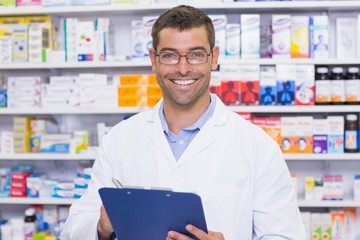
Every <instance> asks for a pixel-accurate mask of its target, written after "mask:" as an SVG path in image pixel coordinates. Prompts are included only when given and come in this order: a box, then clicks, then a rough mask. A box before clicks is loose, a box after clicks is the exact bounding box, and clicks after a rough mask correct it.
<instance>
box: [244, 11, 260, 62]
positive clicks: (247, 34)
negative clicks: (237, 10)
mask: <svg viewBox="0 0 360 240" xmlns="http://www.w3.org/2000/svg"><path fill="white" fill-rule="evenodd" d="M240 24H241V58H260V15H259V14H241V16H240Z"/></svg>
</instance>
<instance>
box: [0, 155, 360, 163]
mask: <svg viewBox="0 0 360 240" xmlns="http://www.w3.org/2000/svg"><path fill="white" fill-rule="evenodd" d="M95 157H96V154H65V153H64V154H61V153H58V154H56V153H16V154H0V160H39V161H41V160H64V161H78V160H95ZM284 158H285V159H286V160H287V161H303V160H304V161H305V160H310V161H327V160H330V161H341V160H349V161H360V153H344V154H310V153H309V154H301V153H299V154H294V153H293V154H284Z"/></svg>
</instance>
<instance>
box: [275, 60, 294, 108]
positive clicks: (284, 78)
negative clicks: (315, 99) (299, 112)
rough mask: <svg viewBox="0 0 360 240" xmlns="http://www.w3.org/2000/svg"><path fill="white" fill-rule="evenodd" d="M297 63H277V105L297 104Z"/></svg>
mask: <svg viewBox="0 0 360 240" xmlns="http://www.w3.org/2000/svg"><path fill="white" fill-rule="evenodd" d="M295 78H296V65H292V64H278V65H276V86H277V98H276V99H277V105H295Z"/></svg>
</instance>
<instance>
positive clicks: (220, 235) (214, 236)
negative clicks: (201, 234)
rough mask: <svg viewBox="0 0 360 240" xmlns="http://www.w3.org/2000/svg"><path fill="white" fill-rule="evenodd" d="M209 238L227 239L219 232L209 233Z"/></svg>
mask: <svg viewBox="0 0 360 240" xmlns="http://www.w3.org/2000/svg"><path fill="white" fill-rule="evenodd" d="M209 236H210V237H212V238H215V239H219V240H223V239H225V238H224V235H223V234H222V233H219V232H212V231H209Z"/></svg>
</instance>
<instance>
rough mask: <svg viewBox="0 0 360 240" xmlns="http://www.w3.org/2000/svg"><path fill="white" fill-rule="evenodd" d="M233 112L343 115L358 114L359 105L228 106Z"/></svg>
mask: <svg viewBox="0 0 360 240" xmlns="http://www.w3.org/2000/svg"><path fill="white" fill-rule="evenodd" d="M229 109H230V110H232V111H234V112H251V113H328V112H331V113H345V112H359V109H360V107H359V105H326V106H229Z"/></svg>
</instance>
